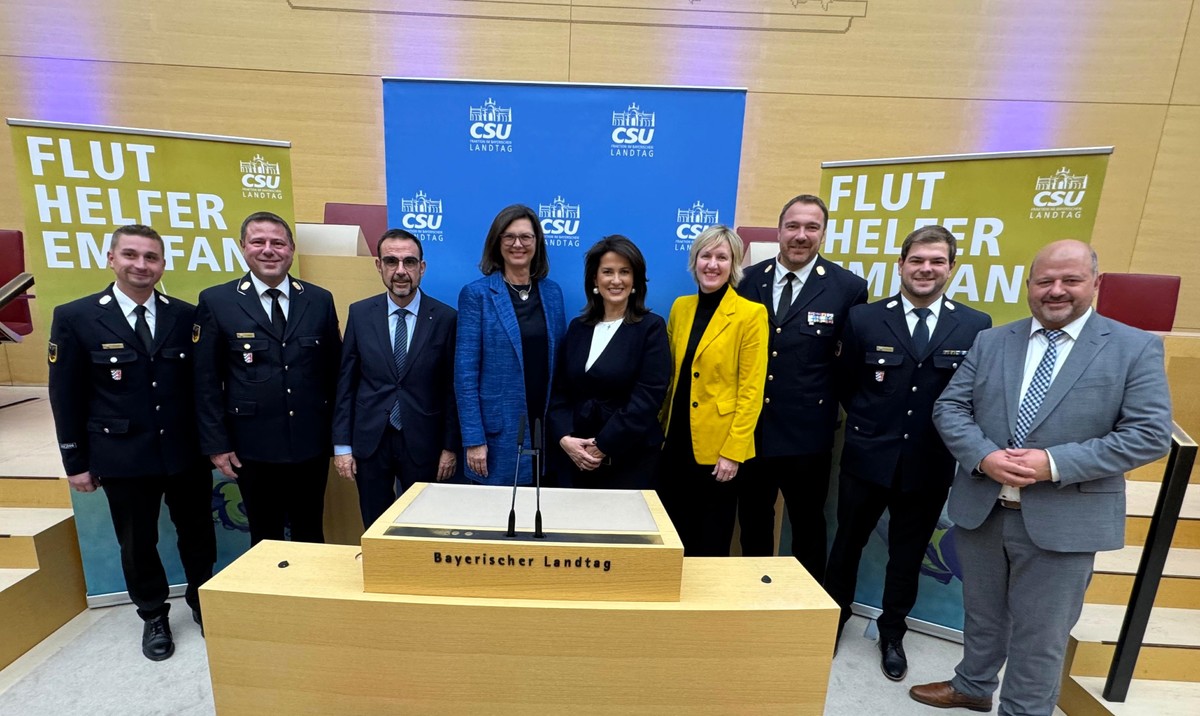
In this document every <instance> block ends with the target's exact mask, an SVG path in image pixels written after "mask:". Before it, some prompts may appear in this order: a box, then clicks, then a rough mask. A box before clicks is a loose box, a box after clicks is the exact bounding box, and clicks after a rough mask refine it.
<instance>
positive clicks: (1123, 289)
mask: <svg viewBox="0 0 1200 716" xmlns="http://www.w3.org/2000/svg"><path fill="white" fill-rule="evenodd" d="M1179 284H1180V279H1179V277H1178V276H1162V275H1159V274H1149V273H1102V274H1100V288H1099V289H1098V291H1097V296H1096V312H1097V313H1099V314H1100V315H1102V316H1107V317H1109V318H1111V319H1113V320H1115V321H1120V322H1121V323H1124V324H1126V325H1129V326H1133V327H1134V328H1141V329H1142V330H1145V331H1164V332H1165V331H1169V330H1171V328H1172V327H1173V326H1174V325H1175V309H1176V307H1177V306H1178V304H1179Z"/></svg>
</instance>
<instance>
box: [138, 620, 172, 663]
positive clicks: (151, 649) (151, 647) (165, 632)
mask: <svg viewBox="0 0 1200 716" xmlns="http://www.w3.org/2000/svg"><path fill="white" fill-rule="evenodd" d="M142 653H143V654H145V655H146V658H147V659H149V660H151V661H162V660H163V659H169V658H171V655H172V654H174V653H175V642H174V640H172V639H171V624H170V623H169V622H168V621H167V615H166V614H163V615H162V616H158V617H154V618H153V619H150V620H148V621H146V622H145V623H144V624H143V625H142Z"/></svg>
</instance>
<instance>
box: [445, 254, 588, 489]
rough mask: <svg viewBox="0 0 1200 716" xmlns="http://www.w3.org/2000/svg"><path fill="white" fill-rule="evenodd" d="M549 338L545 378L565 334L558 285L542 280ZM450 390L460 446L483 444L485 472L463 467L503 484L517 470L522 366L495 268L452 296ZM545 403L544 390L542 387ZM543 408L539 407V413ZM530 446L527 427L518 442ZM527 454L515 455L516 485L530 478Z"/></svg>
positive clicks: (471, 475)
mask: <svg viewBox="0 0 1200 716" xmlns="http://www.w3.org/2000/svg"><path fill="white" fill-rule="evenodd" d="M538 293H539V294H540V296H541V299H542V311H543V312H544V313H545V315H546V333H547V334H548V336H549V340H550V346H549V350H550V355H549V356H548V358H549V365H550V372H549V374H548V375H547V381H549V379H550V377H551V376H553V375H554V370H555V363H556V360H555V359H556V358H557V356H558V344H559V342H560V341H561V340H562V337H563V333H565V332H566V329H567V325H566V323H567V322H566V314H565V312H564V310H563V297H562V289H561V288H559V286H558V284H557V283H555V282H553V281H551V280H550V279H548V278H544V279H541V280H540V281H539V282H538ZM454 393H455V396H456V397H457V399H458V419H459V424H460V425H461V427H462V444H463V446H464V447H472V446H475V445H485V444H486V445H487V447H488V458H487V466H488V476H487V477H484V476H482V475H479V474H477V473H475V472H474V471H473V470H471V468H469V467H464V470H465V473H466V476H467V478H468V479H470V480H471V481H473V482H479V483H483V484H485V485H503V484H506V483H509V482H511V480H512V476H513V472H514V470H516V468H517V445H516V443H517V430H518V429H519V427H520V423H521V416H522V415H524V414H525V411H526V406H525V364H524V357H523V356H522V353H521V330H520V328H519V327H518V326H517V314H516V311H514V310H513V306H512V299H511V298H509V295H508V289H507V287H506V286H505V285H504V277H503V276H502V275H501V274H500V272H499V271H497V272H496V273H493V274H491V275H488V276H484V277H483V278H480V279H478V280H476V281H473V282H471V283H469V284H467V285H466V286H464V287H463V289H462V291H461V292H460V293H459V294H458V340H457V347H456V348H455V353H454ZM546 396H547V403H549V396H550V388H549V385H547V388H546ZM546 407H547V406H542V410H543V412H545V410H546ZM522 444H523V445H524V446H525V447H529V446H530V431H529V430H526V431H525V438H524V441H523V443H522ZM532 470H533V468H532V463H531V461H530V458H528V457H522V458H521V472H520V477H519V478H518V483H520V484H522V485H526V484H529V483H530V482H532V479H533V472H532Z"/></svg>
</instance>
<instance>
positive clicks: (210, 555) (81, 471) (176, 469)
mask: <svg viewBox="0 0 1200 716" xmlns="http://www.w3.org/2000/svg"><path fill="white" fill-rule="evenodd" d="M163 257H164V250H163V240H162V238H161V237H160V236H159V235H158V233H157V232H156V231H155V230H154V229H151V228H150V227H148V226H141V225H139V224H132V225H129V226H122V227H121V228H119V229H117V230H116V231H114V232H113V235H112V243H111V245H110V248H109V250H108V264H109V266H111V267H112V269H113V273H114V274H115V275H116V281H115V283H113V284H110V285H109V287H108V288H106V289H105V290H103V291H101V292H100V293H97V294H95V295H92V296H88V297H86V298H81V299H78V300H76V301H72V302H70V303H67V304H64V305H61V306H59V307H58V308H56V309H54V322H53V325H52V326H51V328H50V354H49V361H50V407H51V409H52V410H53V411H54V426H55V430H56V431H57V433H58V443H59V445H58V447H59V450H60V451H61V452H62V460H63V467H64V468H65V469H66V472H67V475H68V477H67V479H68V480H69V481H70V483H71V487H72V488H74V489H75V490H77V491H78V492H92V491H94V490H95V489H96V488H97V487H103V488H104V495H105V497H106V498H108V506H109V511H110V512H111V513H112V522H113V529H115V530H116V533H117V542H118V544H120V546H121V569H122V571H123V572H124V574H125V585H126V588H127V589H128V591H129V598H130V599H131V600H132V601H133V603H134V604H135V605H137V612H138V616H140V617H141V618H142V620H143V622H144V623H143V627H142V653H143V654H145V655H146V658H148V659H152V660H154V661H161V660H163V659H166V658H168V657H170V656H171V655H172V654H173V653H175V643H174V641H173V640H172V638H171V627H170V624H169V622H168V619H167V613H168V612H169V611H170V609H171V605H170V604H167V602H166V599H167V591H168V585H167V575H166V572H165V570H164V569H163V564H162V560H161V559H160V558H159V555H158V517H159V511H160V504H161V502H162V500H163V498H164V497H165V498H166V502H167V509H168V510H169V511H170V514H171V521H172V522H174V523H175V530H176V532H177V533H178V535H179V557H180V560H181V561H182V563H183V570H184V574H185V575H186V576H187V582H188V584H187V592H186V594H185V601H186V602H187V604H188V606H189V607H191V608H192V618H193V619H195V621H196V623H197V624H202V622H201V618H200V600H199V596H198V594H197V589H199V587H200V585H201V584H203V583H204V582H205V581H207V580H208V578H209V577H211V576H212V568H213V562H215V561H216V554H217V547H216V537H215V535H214V533H213V517H212V471H211V469H210V468H209V467H208V466H207V465H206V464H205V462H204V458H203V456H202V455H201V454H200V450H199V447H198V445H197V442H196V422H195V411H194V410H193V407H192V405H193V404H192V344H191V342H190V341H189V340H188V335H189V331H190V330H191V326H192V319H193V316H194V314H195V307H194V306H192V305H191V304H188V303H184V302H183V301H180V300H179V299H177V298H167V297H166V296H164V295H162V294H161V293H156V292H155V291H154V286H155V284H157V283H158V281H159V279H161V278H162V274H163V267H164V258H163ZM201 630H203V626H202V627H201Z"/></svg>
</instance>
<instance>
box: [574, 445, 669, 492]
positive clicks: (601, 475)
mask: <svg viewBox="0 0 1200 716" xmlns="http://www.w3.org/2000/svg"><path fill="white" fill-rule="evenodd" d="M661 454H662V450H660V446H658V445H655V446H654V447H652V448H646V449H644V450H639V451H637V452H636V453H634V454H632V455H622V456H621V457H620V458H617V459H614V460H613V461H612V462H611V463H608V464H603V465H601V466H600V467H598V468H596V469H595V470H580V469H578V468H576V467H575V465H574V463H572V462H571V461H570V460H569V459H568V460H564V462H565V463H567V464H568V466H569V469H568V474H569V476H570V477H569V479H570V482H567V484H569V485H570V486H571V487H582V488H585V489H588V490H653V489H654V487H655V485H656V484H657V483H658V457H659V455H661ZM563 482H566V481H565V480H564V481H563Z"/></svg>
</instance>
